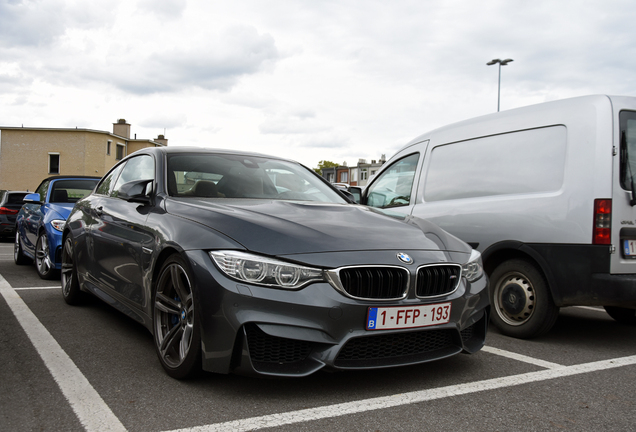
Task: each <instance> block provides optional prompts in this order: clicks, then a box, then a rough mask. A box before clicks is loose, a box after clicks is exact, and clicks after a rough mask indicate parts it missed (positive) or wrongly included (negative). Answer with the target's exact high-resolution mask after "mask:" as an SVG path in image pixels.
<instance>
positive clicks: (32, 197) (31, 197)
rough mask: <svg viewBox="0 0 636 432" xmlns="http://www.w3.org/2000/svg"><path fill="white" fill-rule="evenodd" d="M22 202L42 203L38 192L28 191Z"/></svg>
mask: <svg viewBox="0 0 636 432" xmlns="http://www.w3.org/2000/svg"><path fill="white" fill-rule="evenodd" d="M22 202H25V203H27V204H42V201H40V194H39V193H30V194H27V195H25V196H24V198H23V199H22Z"/></svg>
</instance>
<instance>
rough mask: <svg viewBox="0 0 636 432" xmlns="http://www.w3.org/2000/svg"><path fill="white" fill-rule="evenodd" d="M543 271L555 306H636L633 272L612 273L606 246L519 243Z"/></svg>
mask: <svg viewBox="0 0 636 432" xmlns="http://www.w3.org/2000/svg"><path fill="white" fill-rule="evenodd" d="M517 249H518V250H519V251H522V252H525V253H526V254H528V255H529V256H531V257H532V258H534V259H535V261H536V262H537V263H538V264H539V265H540V267H541V268H542V270H543V273H544V274H545V276H546V278H547V280H548V283H549V284H550V290H551V292H552V297H553V300H554V303H555V304H556V305H557V306H560V307H563V306H618V307H625V308H636V273H634V274H611V273H610V251H609V246H601V245H555V244H536V243H535V244H529V243H526V244H520V246H519V247H518V248H517Z"/></svg>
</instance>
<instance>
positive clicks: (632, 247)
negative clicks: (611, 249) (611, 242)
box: [623, 240, 636, 257]
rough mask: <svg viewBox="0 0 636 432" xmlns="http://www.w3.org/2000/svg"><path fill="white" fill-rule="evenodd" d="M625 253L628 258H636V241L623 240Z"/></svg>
mask: <svg viewBox="0 0 636 432" xmlns="http://www.w3.org/2000/svg"><path fill="white" fill-rule="evenodd" d="M623 253H624V254H625V256H628V257H636V240H623Z"/></svg>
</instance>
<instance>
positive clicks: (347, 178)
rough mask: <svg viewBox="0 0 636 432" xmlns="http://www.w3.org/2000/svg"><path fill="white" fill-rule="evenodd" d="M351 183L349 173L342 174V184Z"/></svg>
mask: <svg viewBox="0 0 636 432" xmlns="http://www.w3.org/2000/svg"><path fill="white" fill-rule="evenodd" d="M348 181H349V173H348V172H346V171H343V172H341V173H340V183H347V182H348Z"/></svg>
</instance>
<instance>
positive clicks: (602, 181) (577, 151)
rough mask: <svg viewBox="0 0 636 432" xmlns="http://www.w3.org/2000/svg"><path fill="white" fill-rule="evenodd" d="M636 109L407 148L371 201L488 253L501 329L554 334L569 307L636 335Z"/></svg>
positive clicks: (571, 106) (372, 187)
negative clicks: (594, 309) (598, 314)
mask: <svg viewBox="0 0 636 432" xmlns="http://www.w3.org/2000/svg"><path fill="white" fill-rule="evenodd" d="M634 174H636V97H613V96H601V95H599V96H585V97H579V98H573V99H567V100H561V101H555V102H548V103H543V104H539V105H534V106H529V107H524V108H519V109H514V110H510V111H504V112H500V113H496V114H491V115H487V116H483V117H479V118H476V119H472V120H467V121H463V122H460V123H455V124H453V125H450V126H446V127H443V128H440V129H436V130H434V131H432V132H429V133H427V134H424V135H421V136H419V137H417V138H416V139H414V140H413V141H411V142H410V143H408V144H407V145H406V146H405V147H404V148H402V150H400V151H399V152H398V153H397V154H396V155H395V156H393V158H391V160H389V161H388V162H387V163H386V164H385V165H384V166H383V168H382V170H381V171H380V172H379V173H378V175H377V176H376V178H375V179H374V181H373V182H372V183H371V184H369V186H368V187H367V188H366V189H365V190H364V192H363V194H362V197H361V202H362V204H366V205H368V206H372V207H379V208H385V209H390V210H391V211H393V212H398V213H403V214H407V215H413V216H418V217H422V218H425V219H428V220H430V221H432V222H434V223H436V224H437V225H439V226H440V227H442V228H444V229H445V230H446V231H448V232H450V233H452V234H454V235H456V236H457V237H459V238H461V239H462V240H464V241H465V242H467V243H469V244H470V245H471V246H473V248H475V249H477V250H479V251H480V252H481V253H482V257H483V260H484V266H485V269H486V271H487V273H488V274H489V276H490V291H491V301H492V314H491V316H492V320H493V322H494V323H495V324H496V325H497V327H498V328H499V329H500V330H501V331H502V332H503V333H504V334H507V335H510V336H515V337H521V338H528V337H533V336H537V335H540V334H542V333H545V332H547V331H548V330H549V329H550V328H551V327H552V326H553V324H554V322H555V321H556V318H557V316H558V313H559V308H560V307H562V306H574V305H588V306H604V307H605V309H606V310H607V312H608V313H609V314H610V316H612V317H613V318H614V319H615V320H617V321H619V322H621V323H624V324H631V325H634V324H636V208H635V207H634V205H635V204H636V199H635V198H636V197H635V196H634V193H633V192H632V191H633V189H634V184H635V183H636V182H634V179H633V176H634Z"/></svg>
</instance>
